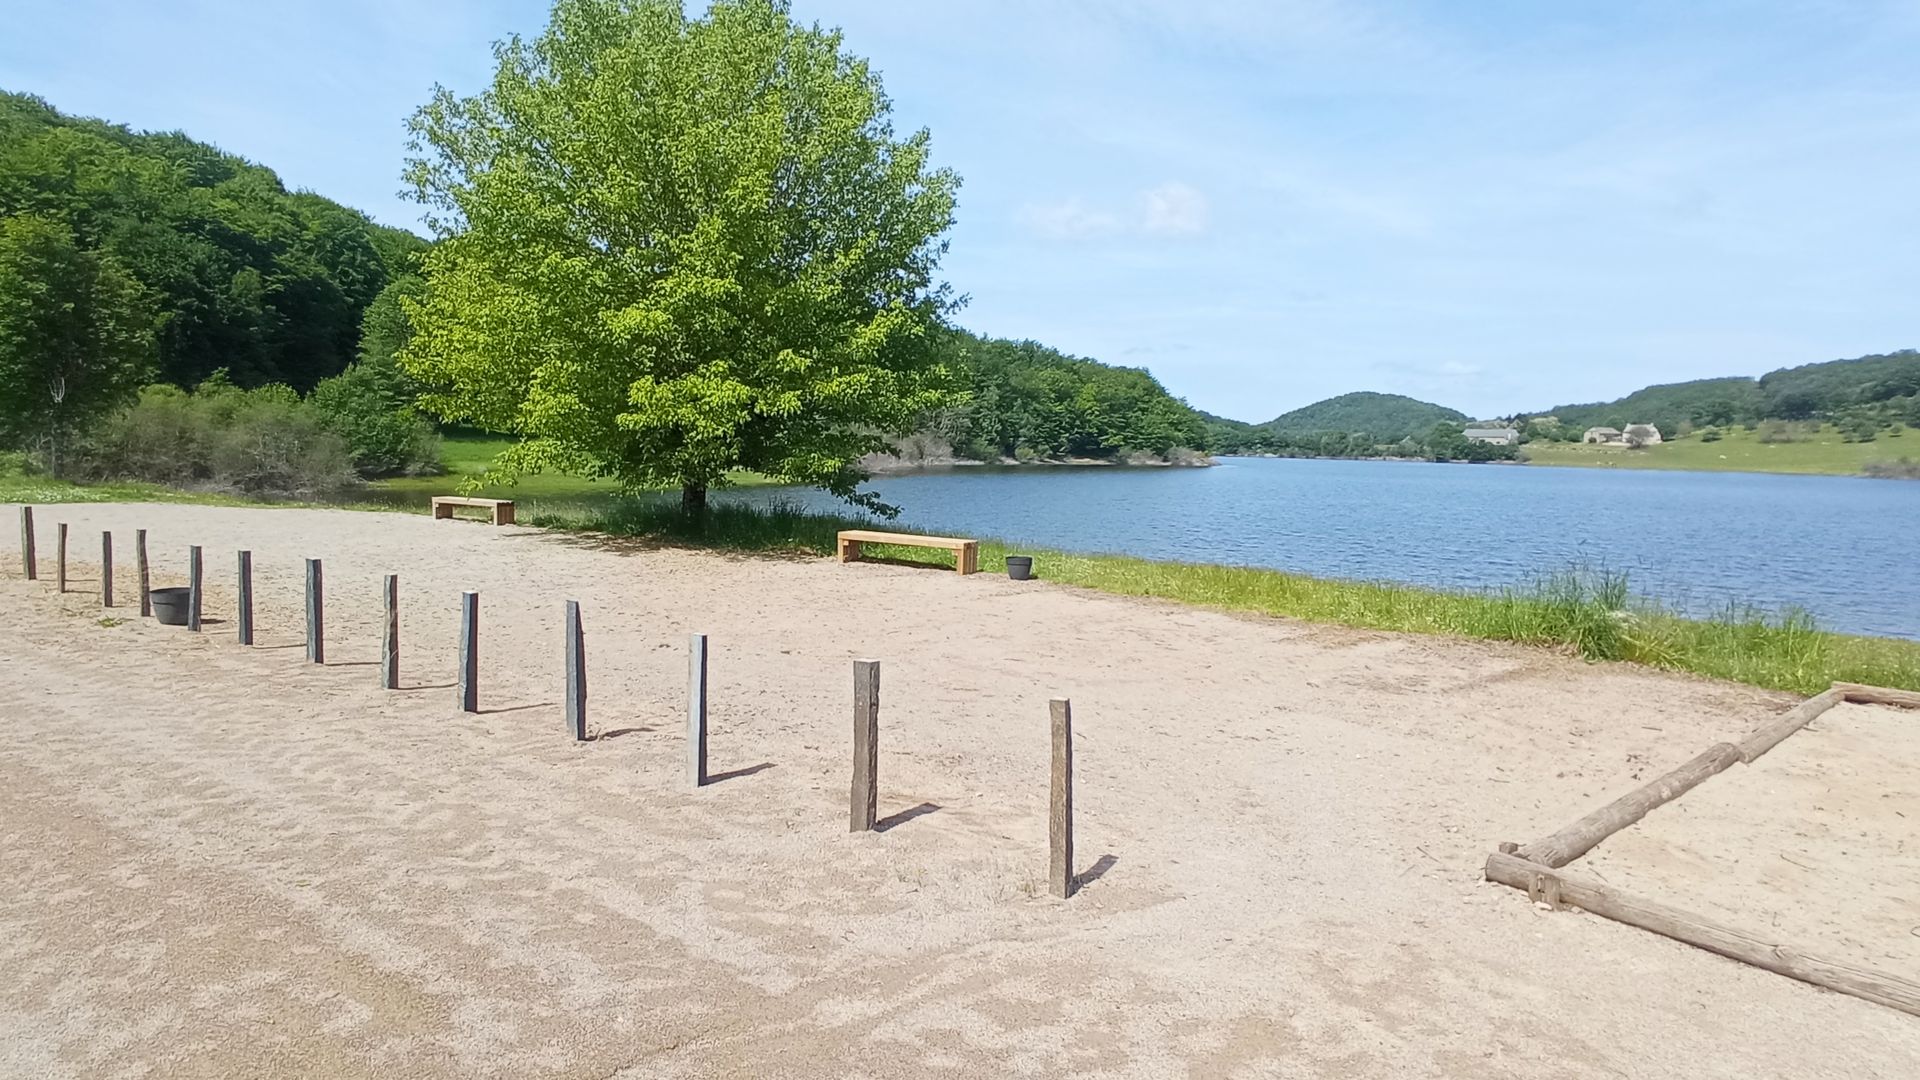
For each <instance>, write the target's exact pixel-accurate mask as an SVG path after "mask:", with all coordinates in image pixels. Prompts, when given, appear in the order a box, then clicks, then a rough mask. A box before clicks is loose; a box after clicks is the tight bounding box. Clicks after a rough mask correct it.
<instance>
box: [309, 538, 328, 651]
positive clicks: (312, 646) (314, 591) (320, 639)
mask: <svg viewBox="0 0 1920 1080" xmlns="http://www.w3.org/2000/svg"><path fill="white" fill-rule="evenodd" d="M323 584H324V583H323V579H322V575H321V572H320V560H319V559H313V558H309V559H308V560H307V663H309V664H324V663H326V662H327V610H326V603H327V598H326V592H325V590H324V588H323Z"/></svg>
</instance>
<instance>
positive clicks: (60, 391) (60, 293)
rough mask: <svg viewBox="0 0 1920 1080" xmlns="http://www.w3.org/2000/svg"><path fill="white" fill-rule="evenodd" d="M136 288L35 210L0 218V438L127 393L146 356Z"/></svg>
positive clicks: (60, 439) (54, 426)
mask: <svg viewBox="0 0 1920 1080" xmlns="http://www.w3.org/2000/svg"><path fill="white" fill-rule="evenodd" d="M154 323H155V316H154V311H153V307H152V305H151V304H150V303H149V301H148V299H147V296H146V294H145V291H144V290H143V289H142V288H141V287H140V285H139V283H138V282H136V281H135V280H134V279H133V277H132V276H131V275H129V274H128V273H127V272H126V271H124V270H122V269H121V268H120V266H119V265H118V264H116V263H115V262H114V260H113V259H112V257H110V256H106V255H101V254H98V253H95V252H90V251H86V250H84V249H82V248H81V247H80V246H78V245H77V244H76V243H75V242H74V238H73V234H72V233H70V232H68V231H67V228H66V226H65V225H63V224H61V223H60V222H58V221H55V220H53V219H51V218H48V217H45V216H42V215H38V214H19V215H15V216H13V217H5V218H0V442H4V443H6V444H9V445H15V446H20V445H34V444H41V443H44V445H45V446H46V448H47V459H48V463H49V466H50V467H51V469H52V471H53V473H54V474H55V475H58V474H59V472H60V451H61V447H62V445H63V443H64V441H65V439H66V437H67V435H68V433H70V432H73V431H75V430H78V429H80V428H81V427H83V426H84V425H85V424H86V423H87V422H89V421H91V420H92V419H94V418H95V417H98V416H99V415H101V414H102V413H104V412H106V411H107V410H109V409H112V408H113V407H114V406H116V405H119V404H122V403H124V402H125V401H127V400H129V399H130V398H131V397H132V396H133V393H134V390H135V389H136V388H137V387H138V386H139V385H140V383H141V381H142V380H143V379H144V378H145V377H146V376H147V373H148V371H149V370H150V365H151V362H152V357H153V341H154Z"/></svg>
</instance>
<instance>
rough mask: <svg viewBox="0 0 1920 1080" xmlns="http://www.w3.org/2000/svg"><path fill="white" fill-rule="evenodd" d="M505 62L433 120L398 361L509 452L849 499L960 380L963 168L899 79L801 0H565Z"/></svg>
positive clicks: (426, 117) (555, 463) (415, 168)
mask: <svg viewBox="0 0 1920 1080" xmlns="http://www.w3.org/2000/svg"><path fill="white" fill-rule="evenodd" d="M496 52H497V55H498V60H499V66H498V70H497V71H496V73H495V76H494V79H493V82H492V84H491V85H490V86H489V87H488V88H487V89H486V90H485V91H484V92H482V93H480V94H479V95H477V96H474V97H470V98H460V97H456V96H455V95H453V94H452V93H450V92H448V91H446V90H444V89H442V90H438V91H437V92H436V93H435V96H434V98H433V101H432V102H431V103H429V104H428V105H427V106H426V107H425V108H423V109H421V110H420V112H419V113H418V114H417V115H416V116H415V117H414V119H413V122H412V130H413V132H414V136H415V142H414V146H415V149H416V151H417V152H418V153H419V154H420V156H419V157H417V158H415V159H413V160H412V161H411V162H410V164H409V168H408V179H409V181H410V183H411V184H412V185H413V188H414V192H415V194H416V196H417V197H418V198H419V199H420V200H421V201H423V202H425V203H426V204H428V205H429V206H430V207H431V208H433V210H434V212H435V213H436V214H437V215H438V216H437V218H436V220H435V222H434V224H435V228H436V230H437V231H438V233H439V234H440V237H441V240H440V242H439V243H438V244H436V245H435V246H434V247H433V249H432V250H431V251H430V252H429V254H428V255H427V257H426V261H425V265H426V271H427V274H426V277H427V281H428V288H427V292H426V295H425V297H424V299H422V300H421V301H419V302H418V303H415V304H411V305H409V308H408V310H409V314H410V316H411V321H412V328H413V336H412V339H411V340H410V341H409V343H408V344H407V346H406V347H405V348H404V349H402V350H401V352H400V357H401V361H402V363H403V364H404V365H405V366H406V367H407V369H408V370H409V371H410V372H411V373H413V374H414V375H415V376H416V377H417V378H418V379H420V381H421V382H422V383H423V385H425V386H426V388H427V392H426V393H425V395H423V397H422V401H423V403H424V404H425V405H426V406H427V407H428V408H429V409H430V410H431V411H433V412H435V413H437V414H438V415H440V416H441V417H442V418H443V419H446V420H450V421H458V422H465V423H472V424H475V425H478V426H481V427H484V428H487V429H489V430H494V431H501V432H507V433H511V434H514V435H516V436H519V437H520V439H521V440H522V441H521V442H520V444H519V445H518V446H516V447H515V449H514V450H513V451H511V452H509V453H508V454H507V455H506V461H505V462H504V463H503V464H504V465H505V466H506V467H507V468H509V469H537V468H562V469H566V470H570V471H574V472H583V473H587V474H590V475H598V476H605V477H611V478H614V479H616V480H618V481H619V482H621V483H623V484H628V485H633V486H645V485H652V484H659V483H669V482H670V483H676V484H679V485H680V486H681V488H682V492H683V496H684V498H685V502H686V505H687V507H688V508H689V509H697V508H699V507H702V506H704V504H705V496H706V489H707V487H708V485H710V484H715V483H721V482H724V478H725V477H726V475H727V473H728V472H729V471H730V470H733V469H737V468H748V469H753V470H756V471H758V472H761V473H764V474H766V475H769V476H773V477H777V478H779V479H782V480H789V481H793V482H797V483H805V484H815V485H819V486H822V487H825V488H827V489H829V490H831V491H833V492H835V493H837V494H839V495H841V496H843V497H847V498H850V499H859V498H864V497H861V496H857V495H856V493H855V485H856V484H858V482H859V480H860V479H861V477H860V474H859V473H858V471H857V469H856V468H855V467H854V466H853V465H852V464H851V463H852V462H854V461H855V460H856V459H858V458H859V457H861V456H862V455H864V454H867V453H871V452H875V451H879V450H882V449H884V448H885V447H886V446H887V445H888V438H887V433H888V432H902V431H906V430H908V429H909V428H910V427H911V426H912V424H913V423H914V422H915V421H916V420H918V419H919V418H920V417H922V416H924V415H926V414H927V413H928V412H929V411H932V410H934V409H937V408H939V407H940V406H941V405H943V404H945V403H947V402H949V401H950V400H951V393H950V389H951V376H950V373H949V372H947V371H946V370H945V369H944V368H943V367H942V366H941V365H939V364H938V363H937V362H936V359H935V352H934V349H933V347H932V345H933V343H932V341H931V340H930V338H931V336H932V333H933V332H934V330H935V329H936V328H937V326H938V323H939V320H940V319H941V317H942V315H943V313H944V312H945V311H946V310H947V309H948V307H949V306H950V301H949V297H948V291H947V289H946V287H945V286H944V285H942V284H940V283H938V282H937V281H936V280H935V278H934V272H935V269H936V265H937V263H938V260H939V258H940V256H941V255H942V254H943V253H944V251H945V247H946V245H945V243H944V242H943V241H942V240H941V239H940V237H941V236H942V234H944V233H945V232H946V231H947V229H948V228H949V227H950V226H951V224H952V222H953V212H954V192H955V189H956V188H957V186H958V179H957V177H955V176H954V175H953V174H952V173H951V172H948V171H946V170H938V169H934V168H932V167H931V166H930V165H929V164H928V137H927V134H926V132H924V131H921V132H917V133H915V134H912V135H908V136H906V137H904V138H897V137H896V136H895V134H894V131H893V128H892V125H891V123H890V121H889V112H890V108H891V106H890V103H889V102H888V100H887V98H886V96H885V94H884V93H883V92H882V90H881V86H880V80H879V77H878V75H877V74H876V73H875V72H874V71H873V70H872V69H871V68H870V67H869V66H868V65H867V64H866V62H865V61H863V60H860V59H858V58H856V57H853V56H851V55H848V54H847V53H845V52H844V51H843V50H842V48H841V42H840V38H839V35H838V34H837V33H830V32H826V31H823V30H820V29H819V28H817V27H806V26H802V25H799V24H797V23H795V22H794V21H793V20H792V19H791V18H790V17H789V13H788V8H787V4H786V3H785V2H784V0H718V2H716V3H715V4H714V5H713V6H712V8H711V9H710V10H709V11H708V12H707V14H706V15H705V16H704V17H699V18H689V17H688V16H687V15H686V14H685V12H684V11H683V10H682V7H681V3H680V0H559V2H558V3H556V4H555V6H554V8H553V14H552V21H551V22H550V24H549V26H548V28H547V30H546V31H545V32H544V33H542V34H541V35H540V36H539V37H538V38H536V39H534V40H532V41H526V40H522V39H520V38H518V37H514V38H510V39H509V40H507V41H506V42H504V43H502V44H501V45H500V46H499V47H498V49H497V50H496Z"/></svg>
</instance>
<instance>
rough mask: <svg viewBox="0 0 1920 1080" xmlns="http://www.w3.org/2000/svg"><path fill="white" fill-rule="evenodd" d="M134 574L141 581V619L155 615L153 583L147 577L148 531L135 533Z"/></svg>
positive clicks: (137, 530) (136, 530)
mask: <svg viewBox="0 0 1920 1080" xmlns="http://www.w3.org/2000/svg"><path fill="white" fill-rule="evenodd" d="M133 572H134V574H135V575H136V576H138V577H139V579H140V617H141V618H143V619H144V618H146V617H148V616H150V615H152V614H153V594H152V592H151V591H150V590H151V588H152V583H151V582H150V581H149V580H148V577H147V530H145V529H135V530H134V532H133Z"/></svg>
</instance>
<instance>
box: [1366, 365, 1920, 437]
mask: <svg viewBox="0 0 1920 1080" xmlns="http://www.w3.org/2000/svg"><path fill="white" fill-rule="evenodd" d="M1916 393H1920V351H1915V350H1913V349H1904V350H1901V351H1899V352H1892V353H1883V354H1878V355H1874V356H1862V357H1857V358H1855V359H1852V360H1829V361H1827V362H1825V363H1819V364H1804V365H1802V366H1800V367H1794V368H1781V369H1779V370H1778V371H1770V372H1768V373H1767V374H1765V375H1762V376H1760V377H1759V378H1757V379H1755V378H1749V377H1747V376H1733V377H1730V378H1721V379H1695V380H1693V381H1692V382H1681V383H1666V384H1663V385H1659V386H1649V387H1646V388H1644V389H1640V390H1636V391H1634V392H1633V393H1631V394H1628V395H1627V396H1626V397H1623V398H1620V399H1619V400H1617V401H1601V402H1590V403H1587V404H1582V405H1561V406H1558V407H1556V408H1553V409H1549V410H1546V411H1545V412H1540V413H1528V414H1526V415H1528V416H1544V415H1549V414H1550V415H1553V416H1556V417H1558V418H1559V420H1560V423H1561V426H1562V427H1563V428H1567V429H1572V430H1585V429H1586V428H1589V427H1596V426H1606V427H1625V426H1626V425H1628V424H1653V425H1655V426H1657V427H1659V428H1660V430H1661V431H1665V432H1672V431H1674V430H1675V429H1677V428H1679V427H1680V426H1681V425H1682V424H1692V425H1696V426H1698V425H1710V424H1732V423H1742V422H1746V421H1751V420H1805V419H1809V418H1812V417H1814V416H1821V415H1832V414H1835V413H1838V412H1840V411H1842V410H1846V409H1849V408H1852V407H1855V406H1860V405H1872V404H1875V403H1877V402H1883V401H1890V400H1893V399H1895V398H1902V397H1908V396H1911V395H1913V394H1916ZM1335 400H1338V399H1335Z"/></svg>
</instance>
